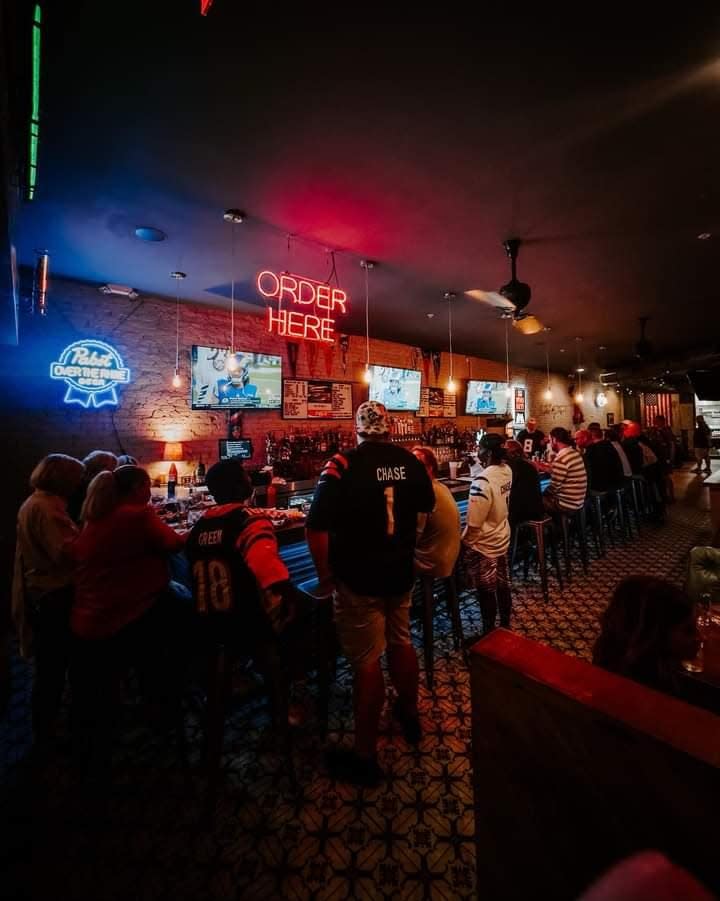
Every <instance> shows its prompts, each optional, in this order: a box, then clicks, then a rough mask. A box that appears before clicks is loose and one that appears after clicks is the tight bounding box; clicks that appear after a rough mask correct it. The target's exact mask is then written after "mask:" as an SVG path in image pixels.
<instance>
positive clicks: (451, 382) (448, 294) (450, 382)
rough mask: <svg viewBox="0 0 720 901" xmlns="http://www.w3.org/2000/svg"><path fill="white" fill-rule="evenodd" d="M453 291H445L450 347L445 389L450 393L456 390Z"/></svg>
mask: <svg viewBox="0 0 720 901" xmlns="http://www.w3.org/2000/svg"><path fill="white" fill-rule="evenodd" d="M455 296H456V295H455V293H454V292H453V291H447V292H446V293H445V300H447V302H448V344H449V348H450V378H449V379H448V383H447V390H448V392H449V393H450V394H455V393H456V392H457V384H456V382H455V379H454V378H453V348H452V302H453V300H455Z"/></svg>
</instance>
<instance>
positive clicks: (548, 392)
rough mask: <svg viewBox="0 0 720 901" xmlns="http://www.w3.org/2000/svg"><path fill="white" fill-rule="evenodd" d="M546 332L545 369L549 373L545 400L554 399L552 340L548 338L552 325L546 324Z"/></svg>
mask: <svg viewBox="0 0 720 901" xmlns="http://www.w3.org/2000/svg"><path fill="white" fill-rule="evenodd" d="M543 331H544V332H545V371H546V373H547V387H546V388H545V391H544V392H543V397H544V398H545V400H552V396H553V394H552V388H551V387H550V340H549V338H548V332H549V331H550V326H549V325H546V326H545V328H544V329H543Z"/></svg>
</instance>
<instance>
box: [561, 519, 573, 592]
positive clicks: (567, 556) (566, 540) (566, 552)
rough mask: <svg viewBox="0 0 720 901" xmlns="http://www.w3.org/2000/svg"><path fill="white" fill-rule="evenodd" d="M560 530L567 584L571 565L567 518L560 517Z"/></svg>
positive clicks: (570, 574) (570, 578)
mask: <svg viewBox="0 0 720 901" xmlns="http://www.w3.org/2000/svg"><path fill="white" fill-rule="evenodd" d="M560 528H561V530H562V543H563V556H564V557H565V575H566V576H567V580H568V582H570V581H572V563H571V561H570V523H569V521H568V518H567V516H563V515H562V514H561V515H560Z"/></svg>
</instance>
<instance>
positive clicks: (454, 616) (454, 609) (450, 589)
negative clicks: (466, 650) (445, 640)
mask: <svg viewBox="0 0 720 901" xmlns="http://www.w3.org/2000/svg"><path fill="white" fill-rule="evenodd" d="M445 592H446V596H447V605H448V607H449V608H450V619H451V621H452V630H453V647H454V648H455V650H456V651H457V650H459V649H460V648H461V647H462V646H463V627H462V620H461V619H460V601H459V600H458V593H457V586H456V584H455V576H454V575H451V576H449V577H448V578H447V579H445Z"/></svg>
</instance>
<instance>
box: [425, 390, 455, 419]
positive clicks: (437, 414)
mask: <svg viewBox="0 0 720 901" xmlns="http://www.w3.org/2000/svg"><path fill="white" fill-rule="evenodd" d="M455 400H456V398H455V395H454V394H450V393H449V392H446V391H444V390H443V389H442V388H421V389H420V408H419V409H418V411H417V413H416V414H415V415H416V416H419V417H422V418H424V417H428V418H430V419H448V418H451V417H455V416H457V407H456V404H455Z"/></svg>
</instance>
